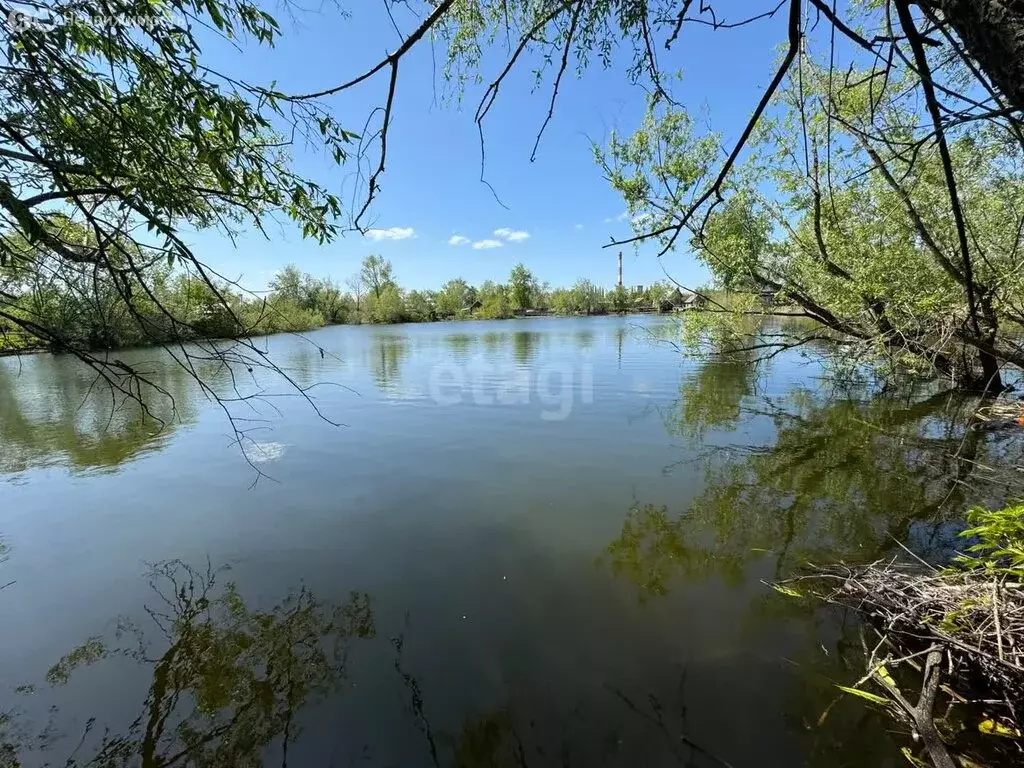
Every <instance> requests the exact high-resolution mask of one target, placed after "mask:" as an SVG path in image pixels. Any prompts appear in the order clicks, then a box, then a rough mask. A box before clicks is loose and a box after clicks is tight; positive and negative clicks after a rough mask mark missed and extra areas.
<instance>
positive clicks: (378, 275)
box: [359, 254, 396, 299]
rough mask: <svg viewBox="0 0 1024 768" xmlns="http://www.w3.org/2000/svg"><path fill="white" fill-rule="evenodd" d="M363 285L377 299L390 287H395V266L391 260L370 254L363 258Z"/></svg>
mask: <svg viewBox="0 0 1024 768" xmlns="http://www.w3.org/2000/svg"><path fill="white" fill-rule="evenodd" d="M359 274H360V277H361V278H362V282H363V285H364V286H366V289H367V290H368V291H369V292H370V293H372V294H373V296H374V297H375V298H377V299H379V298H380V296H381V294H382V293H383V292H384V290H385V289H386V288H388V287H395V286H396V283H395V275H394V268H393V267H392V266H391V262H390V261H388V260H387V259H385V258H383V257H382V256H377V255H375V254H370V255H369V256H367V257H366V258H365V259H363V263H362V266H361V267H360V270H359Z"/></svg>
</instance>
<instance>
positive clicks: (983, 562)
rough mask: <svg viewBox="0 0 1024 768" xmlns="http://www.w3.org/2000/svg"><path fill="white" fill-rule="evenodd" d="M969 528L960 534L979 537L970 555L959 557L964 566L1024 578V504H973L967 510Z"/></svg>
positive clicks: (1021, 579)
mask: <svg viewBox="0 0 1024 768" xmlns="http://www.w3.org/2000/svg"><path fill="white" fill-rule="evenodd" d="M967 522H968V523H969V524H970V525H971V527H970V528H968V529H967V530H965V531H963V533H961V534H960V535H961V536H963V537H965V538H976V539H978V541H977V543H976V544H973V545H972V546H971V547H969V548H968V550H967V551H968V552H969V553H971V554H970V555H965V556H962V557H959V558H957V562H958V564H959V565H960V566H962V567H965V568H985V569H991V570H996V571H999V572H1001V573H1004V574H1007V575H1009V576H1011V577H1012V578H1014V579H1017V580H1018V581H1024V504H1011V505H1010V506H1008V507H1006V508H1004V509H1000V510H996V511H989V510H985V509H982V508H980V507H974V508H973V509H971V510H970V511H969V512H968V513H967Z"/></svg>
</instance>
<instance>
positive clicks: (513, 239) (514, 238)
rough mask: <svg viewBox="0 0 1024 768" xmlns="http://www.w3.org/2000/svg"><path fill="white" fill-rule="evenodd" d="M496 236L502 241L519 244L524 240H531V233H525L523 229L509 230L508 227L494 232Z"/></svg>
mask: <svg viewBox="0 0 1024 768" xmlns="http://www.w3.org/2000/svg"><path fill="white" fill-rule="evenodd" d="M494 236H495V237H500V238H501V239H502V240H508V241H509V242H510V243H518V242H520V241H522V240H527V239H529V237H530V233H529V232H524V231H523V230H521V229H509V228H508V227H501V228H500V229H496V230H494Z"/></svg>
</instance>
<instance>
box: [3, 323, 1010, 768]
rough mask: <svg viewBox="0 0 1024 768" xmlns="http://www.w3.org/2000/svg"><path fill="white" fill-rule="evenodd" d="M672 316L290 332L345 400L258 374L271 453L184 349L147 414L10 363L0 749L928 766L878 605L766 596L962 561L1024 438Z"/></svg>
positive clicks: (270, 758)
mask: <svg viewBox="0 0 1024 768" xmlns="http://www.w3.org/2000/svg"><path fill="white" fill-rule="evenodd" d="M673 322H674V321H673V320H672V319H671V318H660V317H625V318H622V317H604V318H536V319H524V320H512V321H495V322H462V323H436V324H424V325H409V326H389V327H369V326H359V327H346V326H340V327H332V328H327V329H324V330H320V331H316V332H314V333H311V334H308V335H307V337H306V339H307V340H303V339H299V338H295V337H290V336H277V337H272V338H270V339H267V340H260V341H259V342H258V343H259V344H261V345H266V346H267V349H268V352H269V354H270V356H271V357H272V359H274V360H275V361H276V362H277V363H278V364H279V365H280V366H281V367H282V368H283V369H284V370H285V372H286V373H287V374H288V376H289V377H290V378H291V379H292V380H293V381H294V382H295V383H296V384H297V385H298V386H300V387H309V386H311V385H314V384H316V385H317V386H314V387H313V388H312V389H309V390H307V394H308V395H310V396H311V397H312V398H313V405H315V406H316V409H314V407H313V406H312V405H311V404H310V402H307V400H306V399H305V398H303V397H301V396H299V395H297V393H296V391H295V390H294V389H291V388H289V387H288V386H287V385H286V384H285V383H284V382H283V381H282V380H280V379H273V378H261V374H262V372H260V371H257V372H256V373H255V374H253V377H255V381H254V382H249V383H247V384H244V385H243V397H244V398H245V399H241V400H239V401H237V402H234V403H232V404H230V406H229V410H230V412H231V413H232V414H233V415H234V416H235V417H236V419H237V420H236V422H235V426H236V427H237V428H238V429H239V430H240V432H241V434H242V437H243V439H242V441H241V444H239V443H238V442H237V437H238V435H237V434H236V433H235V432H234V431H233V429H232V426H231V424H230V423H229V421H228V419H227V417H226V415H225V411H224V410H223V409H222V408H221V407H220V406H219V405H218V404H217V403H216V402H214V401H212V400H211V399H209V398H208V397H206V396H205V395H204V393H203V391H202V390H201V389H200V387H199V386H198V385H197V384H196V383H195V381H194V380H192V379H191V378H190V377H189V375H188V374H187V372H186V371H184V370H183V369H182V368H181V367H180V366H178V365H176V364H174V363H173V362H172V361H170V360H169V359H167V358H166V357H165V356H164V354H163V353H162V352H161V351H159V350H152V349H150V350H131V351H125V352H122V353H117V355H116V356H117V357H119V358H120V359H122V360H124V361H125V362H126V363H128V364H130V365H132V366H133V367H134V368H136V369H138V370H145V371H146V372H147V374H148V375H149V377H150V378H151V379H152V380H153V382H154V383H156V384H158V385H159V386H160V387H161V389H162V390H163V391H164V393H165V394H163V395H159V396H157V394H156V393H151V395H152V399H151V400H148V403H149V408H150V414H149V415H148V416H147V417H145V418H144V417H143V416H144V414H142V413H141V412H140V410H139V409H138V408H136V407H132V406H131V404H124V403H121V402H119V401H118V400H117V399H116V398H115V399H113V400H112V398H111V394H110V392H109V390H106V389H105V388H104V387H102V386H100V385H98V384H95V383H94V381H93V376H92V375H90V373H89V372H88V371H87V370H86V369H85V368H84V367H83V366H81V365H79V364H77V363H76V362H75V361H74V360H72V359H70V358H64V357H55V356H50V355H38V356H27V357H24V358H22V359H20V360H19V359H13V358H7V359H4V360H0V439H2V446H3V452H2V455H0V509H2V515H0V541H2V542H3V547H4V549H3V555H2V556H0V559H2V560H3V562H0V586H2V585H6V586H3V589H2V590H0V617H2V626H3V641H4V642H3V649H4V650H3V655H2V659H0V765H13V764H16V760H17V761H20V762H19V763H17V764H20V765H25V766H33V765H43V764H54V765H57V764H60V765H64V764H67V763H68V761H70V763H69V764H72V765H104V766H107V765H143V766H157V765H160V766H170V765H217V766H221V765H254V764H257V765H258V764H282V765H285V764H291V765H301V766H306V765H309V766H347V765H356V764H358V765H367V766H419V765H423V766H431V765H438V766H449V765H450V766H546V765H560V766H567V765H572V766H596V765H610V766H611V765H621V766H639V765H651V766H660V765H695V766H725V765H729V766H734V767H735V768H740V766H759V767H762V766H793V765H809V766H819V765H820V766H829V768H833V767H835V766H871V767H872V768H876V767H877V766H898V765H904V764H905V763H904V758H903V757H902V756H901V755H900V752H899V748H900V746H902V745H903V744H904V743H906V742H905V741H904V740H903V737H902V736H900V735H899V734H897V733H894V731H895V730H896V729H895V728H894V727H893V725H892V723H891V722H890V721H888V720H886V719H885V718H883V717H881V716H880V715H879V714H878V713H877V712H875V711H874V710H872V709H871V707H870V706H869V705H867V704H866V703H865V702H863V701H861V700H860V699H857V698H855V697H849V696H839V691H838V690H837V689H836V687H835V685H836V683H840V684H846V685H852V684H853V683H854V682H855V681H856V680H857V679H858V678H860V677H861V675H862V672H863V669H862V659H861V656H860V639H859V637H858V634H857V633H858V625H857V622H856V621H854V620H853V618H852V617H850V616H844V615H843V614H842V613H840V612H838V611H835V610H832V609H825V608H821V607H819V606H815V605H813V604H809V603H808V602H807V601H804V600H799V599H794V598H792V597H787V596H785V595H782V594H780V593H778V592H776V591H775V590H773V589H771V588H770V587H769V586H768V585H767V584H768V583H770V582H772V581H774V580H777V579H780V578H785V577H786V576H788V575H790V574H792V573H794V572H795V570H796V569H798V568H799V567H800V566H801V565H803V564H805V563H807V562H808V561H814V562H827V561H832V560H837V559H846V560H851V561H868V560H871V559H874V558H876V557H880V556H883V555H886V554H887V553H890V552H891V551H893V549H894V546H895V545H894V538H895V539H899V540H901V541H907V542H909V543H910V545H911V546H912V547H913V548H914V549H916V550H917V551H918V552H920V553H922V554H923V555H925V556H933V557H938V556H940V555H941V554H942V553H948V552H949V551H950V549H951V547H953V546H954V545H955V542H956V534H957V532H958V530H959V526H958V524H957V523H956V520H957V518H958V515H959V514H960V513H961V512H962V510H963V507H964V505H965V504H966V503H968V501H970V498H969V497H970V496H971V494H972V493H974V491H973V490H972V489H975V488H976V487H977V485H979V483H975V482H974V480H975V479H978V478H977V477H976V475H977V473H978V472H979V471H980V470H979V469H978V467H979V466H981V465H984V464H986V463H992V462H994V461H996V460H997V459H998V455H999V453H1000V451H1002V450H1004V446H1003V445H1002V444H1001V443H1000V441H999V439H998V436H990V435H988V434H986V433H980V432H972V431H964V429H963V424H964V423H965V419H966V416H967V415H968V414H969V412H970V408H971V404H970V403H968V402H964V401H960V400H958V399H956V398H953V397H950V396H948V395H944V394H941V393H936V392H934V391H930V390H923V389H922V390H921V391H920V392H916V393H903V394H901V395H900V396H899V397H896V396H891V395H890V396H882V395H879V394H872V393H871V392H870V391H869V389H868V388H867V387H862V386H844V387H840V386H838V385H837V384H836V383H835V382H834V381H832V380H831V379H829V377H827V376H826V375H825V373H826V371H825V369H824V368H823V367H822V365H821V363H820V362H817V361H815V360H814V359H811V358H807V357H805V356H803V355H801V354H800V353H798V352H797V351H792V352H787V353H785V354H781V355H778V356H777V357H775V358H773V359H772V360H770V361H757V360H755V359H754V358H753V357H752V353H749V352H748V353H738V354H732V355H716V354H712V355H710V356H708V357H705V358H702V359H694V358H692V357H688V356H685V355H682V354H680V351H679V350H678V349H676V348H675V347H674V346H673V345H671V344H668V343H666V342H665V341H664V339H665V338H669V339H676V340H678V334H677V333H676V332H675V331H674V330H673V327H674V326H673V325H672V324H673ZM321 350H322V352H321ZM236 373H237V372H236ZM243 373H244V372H243ZM204 375H205V376H206V377H207V380H208V381H209V382H212V384H213V386H214V387H215V388H216V389H217V391H219V392H222V393H223V392H228V391H229V390H228V385H229V384H230V382H231V378H230V372H227V371H224V370H221V369H218V368H216V367H215V366H211V367H210V368H209V370H207V369H204ZM243 378H244V377H243ZM257 393H261V395H262V396H261V397H258V398H252V397H250V396H251V395H254V394H257ZM317 411H319V414H318V412H317ZM160 420H162V423H161V421H160ZM331 422H336V424H337V425H335V424H332V423H331ZM837 699H838V700H837ZM15 758H16V760H15ZM5 760H6V762H5Z"/></svg>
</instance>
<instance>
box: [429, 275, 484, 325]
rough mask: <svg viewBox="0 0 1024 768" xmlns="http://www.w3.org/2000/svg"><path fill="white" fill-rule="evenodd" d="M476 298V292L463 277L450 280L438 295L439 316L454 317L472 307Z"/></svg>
mask: <svg viewBox="0 0 1024 768" xmlns="http://www.w3.org/2000/svg"><path fill="white" fill-rule="evenodd" d="M475 298H476V291H475V290H473V289H472V288H471V287H470V286H469V285H467V283H466V281H465V280H463V279H462V278H461V277H457V278H455V279H454V280H449V281H448V282H447V283H445V284H444V285H442V286H441V290H440V291H438V293H437V314H438V316H440V317H453V316H455V315H457V314H458V313H459V312H460V311H462V310H463V309H465V308H466V307H468V306H470V305H471V304H472V303H473V300H474V299H475Z"/></svg>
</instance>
